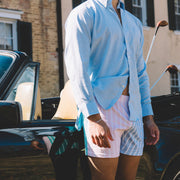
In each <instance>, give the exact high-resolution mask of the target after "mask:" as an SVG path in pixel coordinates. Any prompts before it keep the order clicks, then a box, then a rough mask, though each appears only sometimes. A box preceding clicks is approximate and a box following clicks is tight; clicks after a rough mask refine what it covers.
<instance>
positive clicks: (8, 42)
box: [0, 8, 23, 50]
mask: <svg viewBox="0 0 180 180" xmlns="http://www.w3.org/2000/svg"><path fill="white" fill-rule="evenodd" d="M22 13H23V12H22V11H16V10H9V9H3V8H0V32H1V33H0V49H7V50H18V43H17V20H19V19H21V14H22Z"/></svg>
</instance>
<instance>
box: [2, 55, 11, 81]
mask: <svg viewBox="0 0 180 180" xmlns="http://www.w3.org/2000/svg"><path fill="white" fill-rule="evenodd" d="M12 62H13V58H12V57H10V56H5V55H0V79H1V77H2V76H3V75H4V74H5V72H6V71H7V70H8V68H9V67H10V65H11V63H12Z"/></svg>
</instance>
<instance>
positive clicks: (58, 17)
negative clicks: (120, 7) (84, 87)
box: [0, 0, 180, 97]
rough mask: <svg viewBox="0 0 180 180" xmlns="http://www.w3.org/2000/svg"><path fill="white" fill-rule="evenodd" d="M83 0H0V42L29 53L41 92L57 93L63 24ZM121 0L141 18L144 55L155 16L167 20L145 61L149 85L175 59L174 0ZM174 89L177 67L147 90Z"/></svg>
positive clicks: (177, 12)
mask: <svg viewBox="0 0 180 180" xmlns="http://www.w3.org/2000/svg"><path fill="white" fill-rule="evenodd" d="M84 1H85V0H8V1H7V0H0V32H3V31H4V32H6V34H8V37H6V35H4V34H3V33H0V48H1V49H3V48H7V49H19V50H24V51H26V52H28V53H29V55H32V59H33V60H34V61H38V62H40V63H41V69H40V71H41V73H40V88H41V95H42V97H52V96H58V95H59V91H60V89H61V88H63V85H64V81H67V75H66V72H65V68H64V65H63V48H64V24H65V20H66V18H67V16H68V14H69V13H70V11H71V10H72V9H73V8H74V7H76V6H77V5H79V4H80V3H82V2H84ZM121 1H122V2H124V3H125V8H126V9H127V10H129V11H130V12H131V13H133V14H134V15H135V16H137V17H138V18H139V19H140V20H141V21H142V23H143V30H144V57H146V56H147V53H148V50H149V47H150V43H151V40H152V37H153V35H154V32H155V26H156V24H157V22H158V21H160V20H167V21H168V22H169V26H167V27H164V28H160V29H159V31H158V34H157V37H156V40H155V43H154V46H153V48H152V52H151V54H150V58H149V61H148V64H147V70H148V74H149V77H150V85H151V86H152V85H153V84H154V82H155V81H156V80H157V79H158V77H159V76H160V75H161V74H162V73H163V72H164V69H165V68H166V67H167V65H169V64H177V65H179V64H180V61H179V59H180V53H179V49H180V41H179V40H180V0H158V1H155V0H121ZM5 25H6V26H5ZM3 27H5V28H3ZM31 28H32V30H31ZM3 29H4V30H3ZM16 29H17V30H16ZM24 31H26V33H24ZM26 34H29V35H28V36H27V35H26ZM23 36H24V37H23ZM31 37H32V38H31ZM31 39H32V40H31ZM179 91H180V72H177V73H176V74H169V73H168V72H167V73H165V75H164V76H163V77H162V79H161V80H160V81H159V82H158V84H157V85H156V86H155V87H154V88H153V89H152V91H151V94H152V95H153V96H156V95H162V94H168V93H172V92H179Z"/></svg>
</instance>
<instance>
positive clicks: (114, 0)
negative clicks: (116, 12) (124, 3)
mask: <svg viewBox="0 0 180 180" xmlns="http://www.w3.org/2000/svg"><path fill="white" fill-rule="evenodd" d="M118 2H119V0H112V5H113V8H114V9H116V8H117V5H118Z"/></svg>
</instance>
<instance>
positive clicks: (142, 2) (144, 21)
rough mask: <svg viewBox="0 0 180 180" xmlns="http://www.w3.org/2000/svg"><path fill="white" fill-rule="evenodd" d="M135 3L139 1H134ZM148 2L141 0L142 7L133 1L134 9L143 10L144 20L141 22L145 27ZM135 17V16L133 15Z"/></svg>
mask: <svg viewBox="0 0 180 180" xmlns="http://www.w3.org/2000/svg"><path fill="white" fill-rule="evenodd" d="M134 1H138V0H134ZM146 1H147V0H140V3H141V5H137V4H133V1H132V8H141V11H142V19H140V20H141V22H142V24H143V26H147V2H146ZM133 15H135V14H134V13H133ZM135 16H136V15H135ZM136 17H137V16H136Z"/></svg>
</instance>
